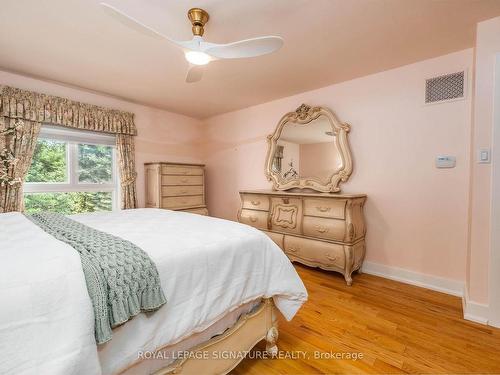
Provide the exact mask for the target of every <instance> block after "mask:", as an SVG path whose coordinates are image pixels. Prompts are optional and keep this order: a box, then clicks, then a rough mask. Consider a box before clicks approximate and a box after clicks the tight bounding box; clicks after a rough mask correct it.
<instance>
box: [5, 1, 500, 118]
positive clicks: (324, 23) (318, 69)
mask: <svg viewBox="0 0 500 375" xmlns="http://www.w3.org/2000/svg"><path fill="white" fill-rule="evenodd" d="M108 2H109V3H111V4H113V5H115V6H117V7H119V8H120V9H123V10H124V11H126V12H128V13H129V14H130V15H132V16H134V17H135V18H137V19H139V20H141V21H143V22H144V23H147V24H148V25H151V26H153V27H154V28H156V29H158V30H159V31H161V32H163V33H164V34H166V35H169V36H171V37H172V38H174V39H180V40H189V39H191V27H190V24H189V22H188V20H187V17H186V12H187V10H188V9H189V8H191V7H193V6H198V7H202V8H204V9H206V10H207V11H208V12H209V13H210V17H211V18H210V21H209V23H208V25H207V26H206V28H205V38H206V40H208V41H210V42H216V43H225V42H230V41H234V40H239V39H245V38H250V37H255V36H260V35H280V36H282V37H283V38H284V39H285V45H284V47H283V48H282V49H281V50H280V51H278V52H277V53H275V54H272V55H268V56H263V57H258V58H253V59H243V60H232V61H228V60H225V61H215V62H212V63H210V65H209V67H208V70H207V72H206V74H205V76H204V77H203V80H202V81H201V82H198V83H194V84H186V83H185V82H184V78H185V72H186V67H187V66H186V65H187V63H186V61H185V59H184V56H183V53H182V51H180V50H179V49H177V48H176V47H174V46H173V45H171V44H169V43H168V42H166V41H165V42H163V41H159V40H156V39H153V38H149V37H148V36H145V35H143V34H140V33H137V32H136V31H134V30H131V29H128V28H127V27H125V26H123V25H122V24H120V23H118V22H116V21H115V20H114V19H111V18H109V16H108V15H107V14H106V13H105V12H103V11H102V9H101V7H100V6H99V5H98V3H99V0H0V51H1V53H0V69H3V70H8V71H13V72H18V73H22V74H28V75H31V76H35V77H41V78H45V79H50V80H54V81H59V82H63V83H65V84H70V85H74V86H78V87H82V88H86V89H91V90H96V91H100V92H103V93H107V94H111V95H114V96H117V97H121V98H126V99H128V100H131V101H135V102H139V103H144V104H147V105H151V106H155V107H159V108H164V109H167V110H170V111H173V112H178V113H183V114H186V115H189V116H193V117H198V118H206V117H210V116H213V115H216V114H219V113H224V112H228V111H231V110H235V109H239V108H244V107H248V106H250V105H254V104H258V103H263V102H266V101H269V100H273V99H277V98H280V97H284V96H288V95H292V94H295V93H299V92H303V91H306V90H310V89H314V88H318V87H323V86H327V85H329V84H332V83H336V82H341V81H345V80H348V79H351V78H355V77H359V76H363V75H366V74H371V73H375V72H378V71H382V70H386V69H390V68H393V67H397V66H401V65H404V64H408V63H412V62H415V61H419V60H422V59H426V58H430V57H434V56H439V55H442V54H446V53H449V52H453V51H457V50H461V49H465V48H468V47H472V46H473V44H474V35H475V24H476V23H477V22H478V21H480V20H484V19H488V18H491V17H494V16H497V15H500V0H251V1H250V0H225V1H224V0H198V1H194V0H183V1H179V0H108Z"/></svg>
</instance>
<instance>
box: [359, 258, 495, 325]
mask: <svg viewBox="0 0 500 375" xmlns="http://www.w3.org/2000/svg"><path fill="white" fill-rule="evenodd" d="M362 270H363V272H365V273H368V274H370V275H375V276H380V277H385V278H386V279H391V280H395V281H400V282H402V283H405V284H411V285H415V286H420V287H422V288H427V289H431V290H435V291H438V292H442V293H446V294H451V295H453V296H457V297H462V307H463V314H464V319H466V320H470V321H472V322H476V323H480V324H488V323H490V324H491V325H493V326H496V325H495V324H492V323H493V322H489V319H488V316H489V306H488V305H485V304H482V303H477V302H474V301H471V300H470V299H469V295H468V293H467V288H465V284H464V283H463V282H461V281H457V280H452V279H446V278H444V277H439V276H432V275H428V274H424V273H419V272H414V271H409V270H405V269H403V268H398V267H391V266H386V265H383V264H380V263H373V262H364V263H363V268H362Z"/></svg>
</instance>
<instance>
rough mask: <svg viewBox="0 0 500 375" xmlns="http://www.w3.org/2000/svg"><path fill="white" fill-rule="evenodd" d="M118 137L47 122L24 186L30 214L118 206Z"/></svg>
mask: <svg viewBox="0 0 500 375" xmlns="http://www.w3.org/2000/svg"><path fill="white" fill-rule="evenodd" d="M117 176H118V173H117V167H116V150H115V137H113V136H110V135H104V134H100V133H92V132H86V131H75V130H67V129H62V128H58V127H53V126H48V125H44V126H42V130H41V131H40V135H39V137H38V141H37V145H36V148H35V152H34V154H33V160H32V162H31V167H30V169H29V171H28V174H27V176H26V182H25V184H24V203H25V207H26V212H28V213H33V212H38V211H55V212H60V213H62V214H74V213H81V212H94V211H111V210H114V209H117V208H118V202H119V199H118V194H119V191H118V177H117Z"/></svg>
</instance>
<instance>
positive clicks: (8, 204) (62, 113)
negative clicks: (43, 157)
mask: <svg viewBox="0 0 500 375" xmlns="http://www.w3.org/2000/svg"><path fill="white" fill-rule="evenodd" d="M42 123H48V124H53V125H59V126H65V127H69V128H74V129H81V130H90V131H96V132H104V133H112V134H116V135H117V142H116V144H117V150H118V154H119V162H120V178H121V185H122V189H121V190H122V208H135V207H137V203H136V202H137V196H136V188H135V180H136V172H135V160H134V156H135V154H134V138H133V136H134V135H136V134H137V130H136V127H135V124H134V115H133V114H132V113H128V112H123V111H118V110H114V109H108V108H103V107H99V106H95V105H91V104H85V103H80V102H75V101H72V100H69V99H64V98H60V97H57V96H52V95H46V94H39V93H36V92H32V91H26V90H21V89H18V88H14V87H9V86H0V213H2V212H10V211H22V210H23V208H24V207H23V190H22V184H23V182H24V178H25V177H26V174H27V172H28V169H29V167H30V165H31V159H32V157H33V152H34V149H35V145H36V140H37V137H38V133H39V131H40V127H41V124H42Z"/></svg>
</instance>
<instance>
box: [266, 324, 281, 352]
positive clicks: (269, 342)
mask: <svg viewBox="0 0 500 375" xmlns="http://www.w3.org/2000/svg"><path fill="white" fill-rule="evenodd" d="M276 341H278V328H276V327H274V326H273V327H271V328H269V330H268V331H267V335H266V352H267V353H268V354H269V355H270V356H271V357H276V356H277V355H278V346H277V345H276Z"/></svg>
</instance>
